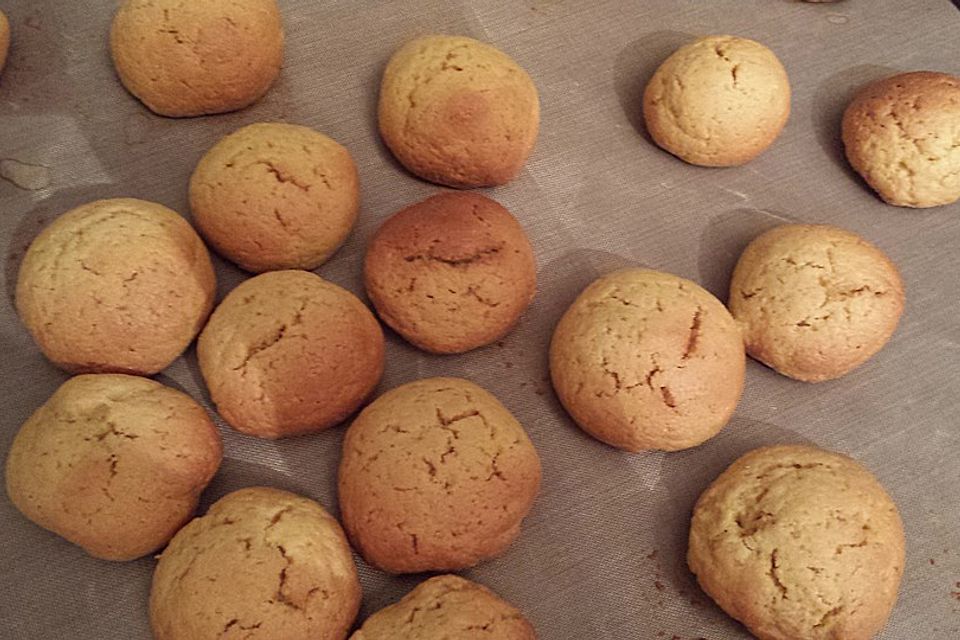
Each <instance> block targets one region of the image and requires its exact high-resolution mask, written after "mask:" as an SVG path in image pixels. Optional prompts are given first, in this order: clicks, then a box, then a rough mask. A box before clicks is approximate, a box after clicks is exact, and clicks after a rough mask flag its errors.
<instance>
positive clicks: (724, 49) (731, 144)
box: [643, 36, 790, 167]
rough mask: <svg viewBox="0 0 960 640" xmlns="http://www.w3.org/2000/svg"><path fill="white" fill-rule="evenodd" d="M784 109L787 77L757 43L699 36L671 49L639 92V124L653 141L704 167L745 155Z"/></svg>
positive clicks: (776, 128) (781, 120) (782, 117)
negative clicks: (693, 40)
mask: <svg viewBox="0 0 960 640" xmlns="http://www.w3.org/2000/svg"><path fill="white" fill-rule="evenodd" d="M789 116H790V82H789V80H788V79H787V72H786V70H785V69H784V68H783V65H782V64H780V60H778V59H777V56H776V55H775V54H774V53H773V52H772V51H770V49H768V48H766V47H765V46H763V45H762V44H760V43H759V42H754V41H753V40H748V39H746V38H738V37H735V36H707V37H705V38H700V39H699V40H696V41H695V42H692V43H690V44H688V45H685V46H683V47H681V48H679V49H677V50H676V51H675V52H674V53H673V54H672V55H671V56H670V57H669V58H667V59H666V60H665V61H664V62H663V64H662V65H660V68H659V69H657V71H656V73H654V75H653V77H652V78H651V79H650V82H649V83H648V84H647V88H646V90H645V91H644V94H643V117H644V120H645V121H646V123H647V130H648V131H649V132H650V136H651V137H652V138H653V140H654V142H656V143H657V144H658V145H659V146H660V147H662V148H663V149H665V150H667V151H669V152H670V153H672V154H673V155H675V156H677V157H678V158H680V159H681V160H685V161H687V162H689V163H691V164H697V165H702V166H705V167H729V166H734V165H741V164H745V163H747V162H749V161H750V160H753V159H754V158H755V157H756V156H758V155H759V154H760V153H762V152H763V151H764V150H765V149H766V148H767V147H769V146H770V145H771V144H773V141H774V140H776V138H777V136H779V135H780V132H781V131H782V130H783V127H784V125H785V124H786V123H787V118H788V117H789Z"/></svg>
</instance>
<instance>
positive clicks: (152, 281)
mask: <svg viewBox="0 0 960 640" xmlns="http://www.w3.org/2000/svg"><path fill="white" fill-rule="evenodd" d="M215 289H216V281H215V276H214V273H213V265H212V264H211V263H210V255H209V254H208V253H207V248H206V247H205V246H204V245H203V242H202V241H201V240H200V237H199V236H198V235H197V233H196V232H195V231H194V230H193V227H191V226H190V224H189V223H188V222H187V221H186V220H184V219H183V218H182V217H181V216H180V215H178V214H177V213H176V212H174V211H171V210H170V209H168V208H166V207H164V206H162V205H159V204H156V203H153V202H146V201H144V200H134V199H132V198H117V199H113V200H97V201H95V202H91V203H88V204H85V205H83V206H80V207H77V208H76V209H73V210H71V211H68V212H67V213H65V214H63V215H62V216H60V217H59V218H57V219H56V220H54V222H53V223H52V224H51V225H50V226H48V227H47V228H46V229H44V230H43V232H41V233H40V235H39V236H37V238H36V239H35V240H34V241H33V243H32V244H31V245H30V248H29V249H28V250H27V253H26V255H25V256H24V258H23V262H22V264H21V265H20V273H19V276H18V279H17V291H16V306H17V312H18V313H19V314H20V318H21V319H22V320H23V323H24V324H25V325H26V327H27V329H28V330H29V331H30V333H31V335H32V336H33V338H34V340H36V342H37V345H38V346H39V347H40V349H41V351H43V354H44V355H45V356H47V358H49V359H50V360H52V361H53V363H54V364H56V365H57V366H59V367H62V368H64V369H66V370H67V371H70V372H74V373H82V372H92V373H105V372H116V373H136V374H141V375H152V374H154V373H157V372H158V371H160V370H162V369H165V368H166V367H167V366H168V365H169V364H170V363H171V362H173V360H174V359H176V357H177V356H179V355H180V354H181V353H182V352H183V350H184V349H186V348H187V346H188V345H189V344H190V342H191V341H192V340H193V339H194V337H195V336H196V335H197V333H198V332H199V331H200V328H201V327H202V326H203V323H204V321H205V320H206V319H207V315H209V313H210V309H211V308H212V307H213V298H214V294H215Z"/></svg>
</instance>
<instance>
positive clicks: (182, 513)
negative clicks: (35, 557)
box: [6, 374, 222, 560]
mask: <svg viewBox="0 0 960 640" xmlns="http://www.w3.org/2000/svg"><path fill="white" fill-rule="evenodd" d="M221 455H222V446H221V444H220V436H219V434H217V430H216V428H215V427H214V426H213V423H212V422H211V421H210V418H209V417H208V416H207V413H206V411H204V410H203V408H202V407H201V406H200V405H198V404H197V403H196V402H194V401H193V399H192V398H190V396H188V395H186V394H184V393H181V392H179V391H176V390H174V389H170V388H168V387H165V386H163V385H162V384H160V383H158V382H154V381H153V380H149V379H147V378H140V377H137V376H127V375H118V374H100V375H81V376H77V377H75V378H71V379H70V380H67V381H66V382H65V383H63V385H61V386H60V388H59V389H57V391H56V392H54V394H53V395H52V396H51V397H50V399H49V400H47V402H45V403H44V404H43V406H41V407H40V408H39V409H37V410H36V411H35V412H34V413H33V415H32V416H30V418H29V419H28V420H27V421H26V422H25V423H24V425H23V427H21V428H20V431H19V432H18V433H17V436H16V437H15V438H14V440H13V444H12V445H11V447H10V453H9V455H8V457H7V463H6V482H7V494H8V495H9V496H10V500H11V502H13V504H14V505H15V506H16V507H17V508H18V509H19V510H20V511H21V512H22V513H23V514H24V515H25V516H26V517H27V518H29V519H30V520H32V521H33V522H35V523H37V524H38V525H40V526H41V527H43V528H45V529H49V530H50V531H53V532H54V533H57V534H59V535H61V536H63V537H64V538H66V539H67V540H69V541H70V542H72V543H74V544H76V545H78V546H80V547H82V548H83V549H84V550H85V551H86V552H87V553H89V554H90V555H92V556H95V557H97V558H103V559H106V560H133V559H134V558H139V557H140V556H144V555H146V554H148V553H150V552H152V551H155V550H156V549H158V548H160V547H162V546H163V545H164V544H166V542H167V541H168V540H169V539H170V538H171V537H172V536H173V534H174V533H176V531H177V529H179V528H180V527H181V526H182V525H183V523H184V522H186V521H187V520H188V519H189V518H190V517H191V516H192V515H193V511H194V509H195V508H196V506H197V500H198V498H199V496H200V492H201V491H203V489H204V487H206V486H207V483H209V482H210V479H211V478H212V477H213V474H214V473H216V470H217V468H218V467H219V466H220V459H221Z"/></svg>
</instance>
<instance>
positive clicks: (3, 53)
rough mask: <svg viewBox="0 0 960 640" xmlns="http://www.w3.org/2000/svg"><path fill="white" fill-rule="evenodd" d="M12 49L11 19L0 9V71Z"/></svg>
mask: <svg viewBox="0 0 960 640" xmlns="http://www.w3.org/2000/svg"><path fill="white" fill-rule="evenodd" d="M9 51H10V21H9V20H7V15H6V14H5V13H4V12H3V11H0V72H3V67H4V65H5V64H7V52H9Z"/></svg>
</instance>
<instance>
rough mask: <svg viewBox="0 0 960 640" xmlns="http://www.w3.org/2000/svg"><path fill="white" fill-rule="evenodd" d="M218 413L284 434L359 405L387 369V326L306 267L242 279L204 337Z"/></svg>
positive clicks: (202, 356)
mask: <svg viewBox="0 0 960 640" xmlns="http://www.w3.org/2000/svg"><path fill="white" fill-rule="evenodd" d="M197 356H198V359H199V361H200V371H201V372H202V374H203V379H204V381H205V382H206V383H207V387H208V388H209V390H210V396H211V397H212V398H213V401H214V403H215V404H216V405H217V410H218V411H219V412H220V415H222V416H223V418H224V419H225V420H226V421H227V422H228V423H229V424H230V426H232V427H233V428H234V429H237V430H238V431H242V432H244V433H248V434H251V435H255V436H258V437H261V438H282V437H285V436H294V435H299V434H302V433H310V432H314V431H321V430H323V429H326V428H328V427H331V426H333V425H335V424H337V423H339V422H341V421H342V420H344V419H345V418H346V417H347V416H349V415H350V414H351V413H353V412H354V411H356V410H357V408H359V406H360V404H361V403H362V402H363V401H364V400H365V399H366V398H367V396H369V395H370V393H371V392H372V391H373V389H374V387H376V386H377V382H379V381H380V376H381V375H383V364H384V344H383V331H382V330H381V329H380V324H379V323H378V322H377V319H376V318H374V317H373V314H372V313H370V310H369V309H367V307H366V306H364V304H363V303H362V302H360V300H358V299H357V297H356V296H354V295H353V294H352V293H350V292H349V291H347V290H346V289H342V288H341V287H338V286H337V285H335V284H333V283H331V282H327V281H326V280H324V279H323V278H320V277H319V276H316V275H314V274H312V273H309V272H307V271H273V272H270V273H264V274H261V275H259V276H256V277H255V278H250V279H249V280H247V281H245V282H243V283H241V284H240V285H239V286H238V287H237V288H236V289H234V290H233V291H231V292H230V293H229V294H228V295H227V297H226V298H224V300H223V302H221V303H220V306H218V307H217V309H216V310H215V311H214V312H213V315H211V316H210V322H208V323H207V326H206V327H205V328H204V330H203V333H201V334H200V339H199V340H198V342H197Z"/></svg>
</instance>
